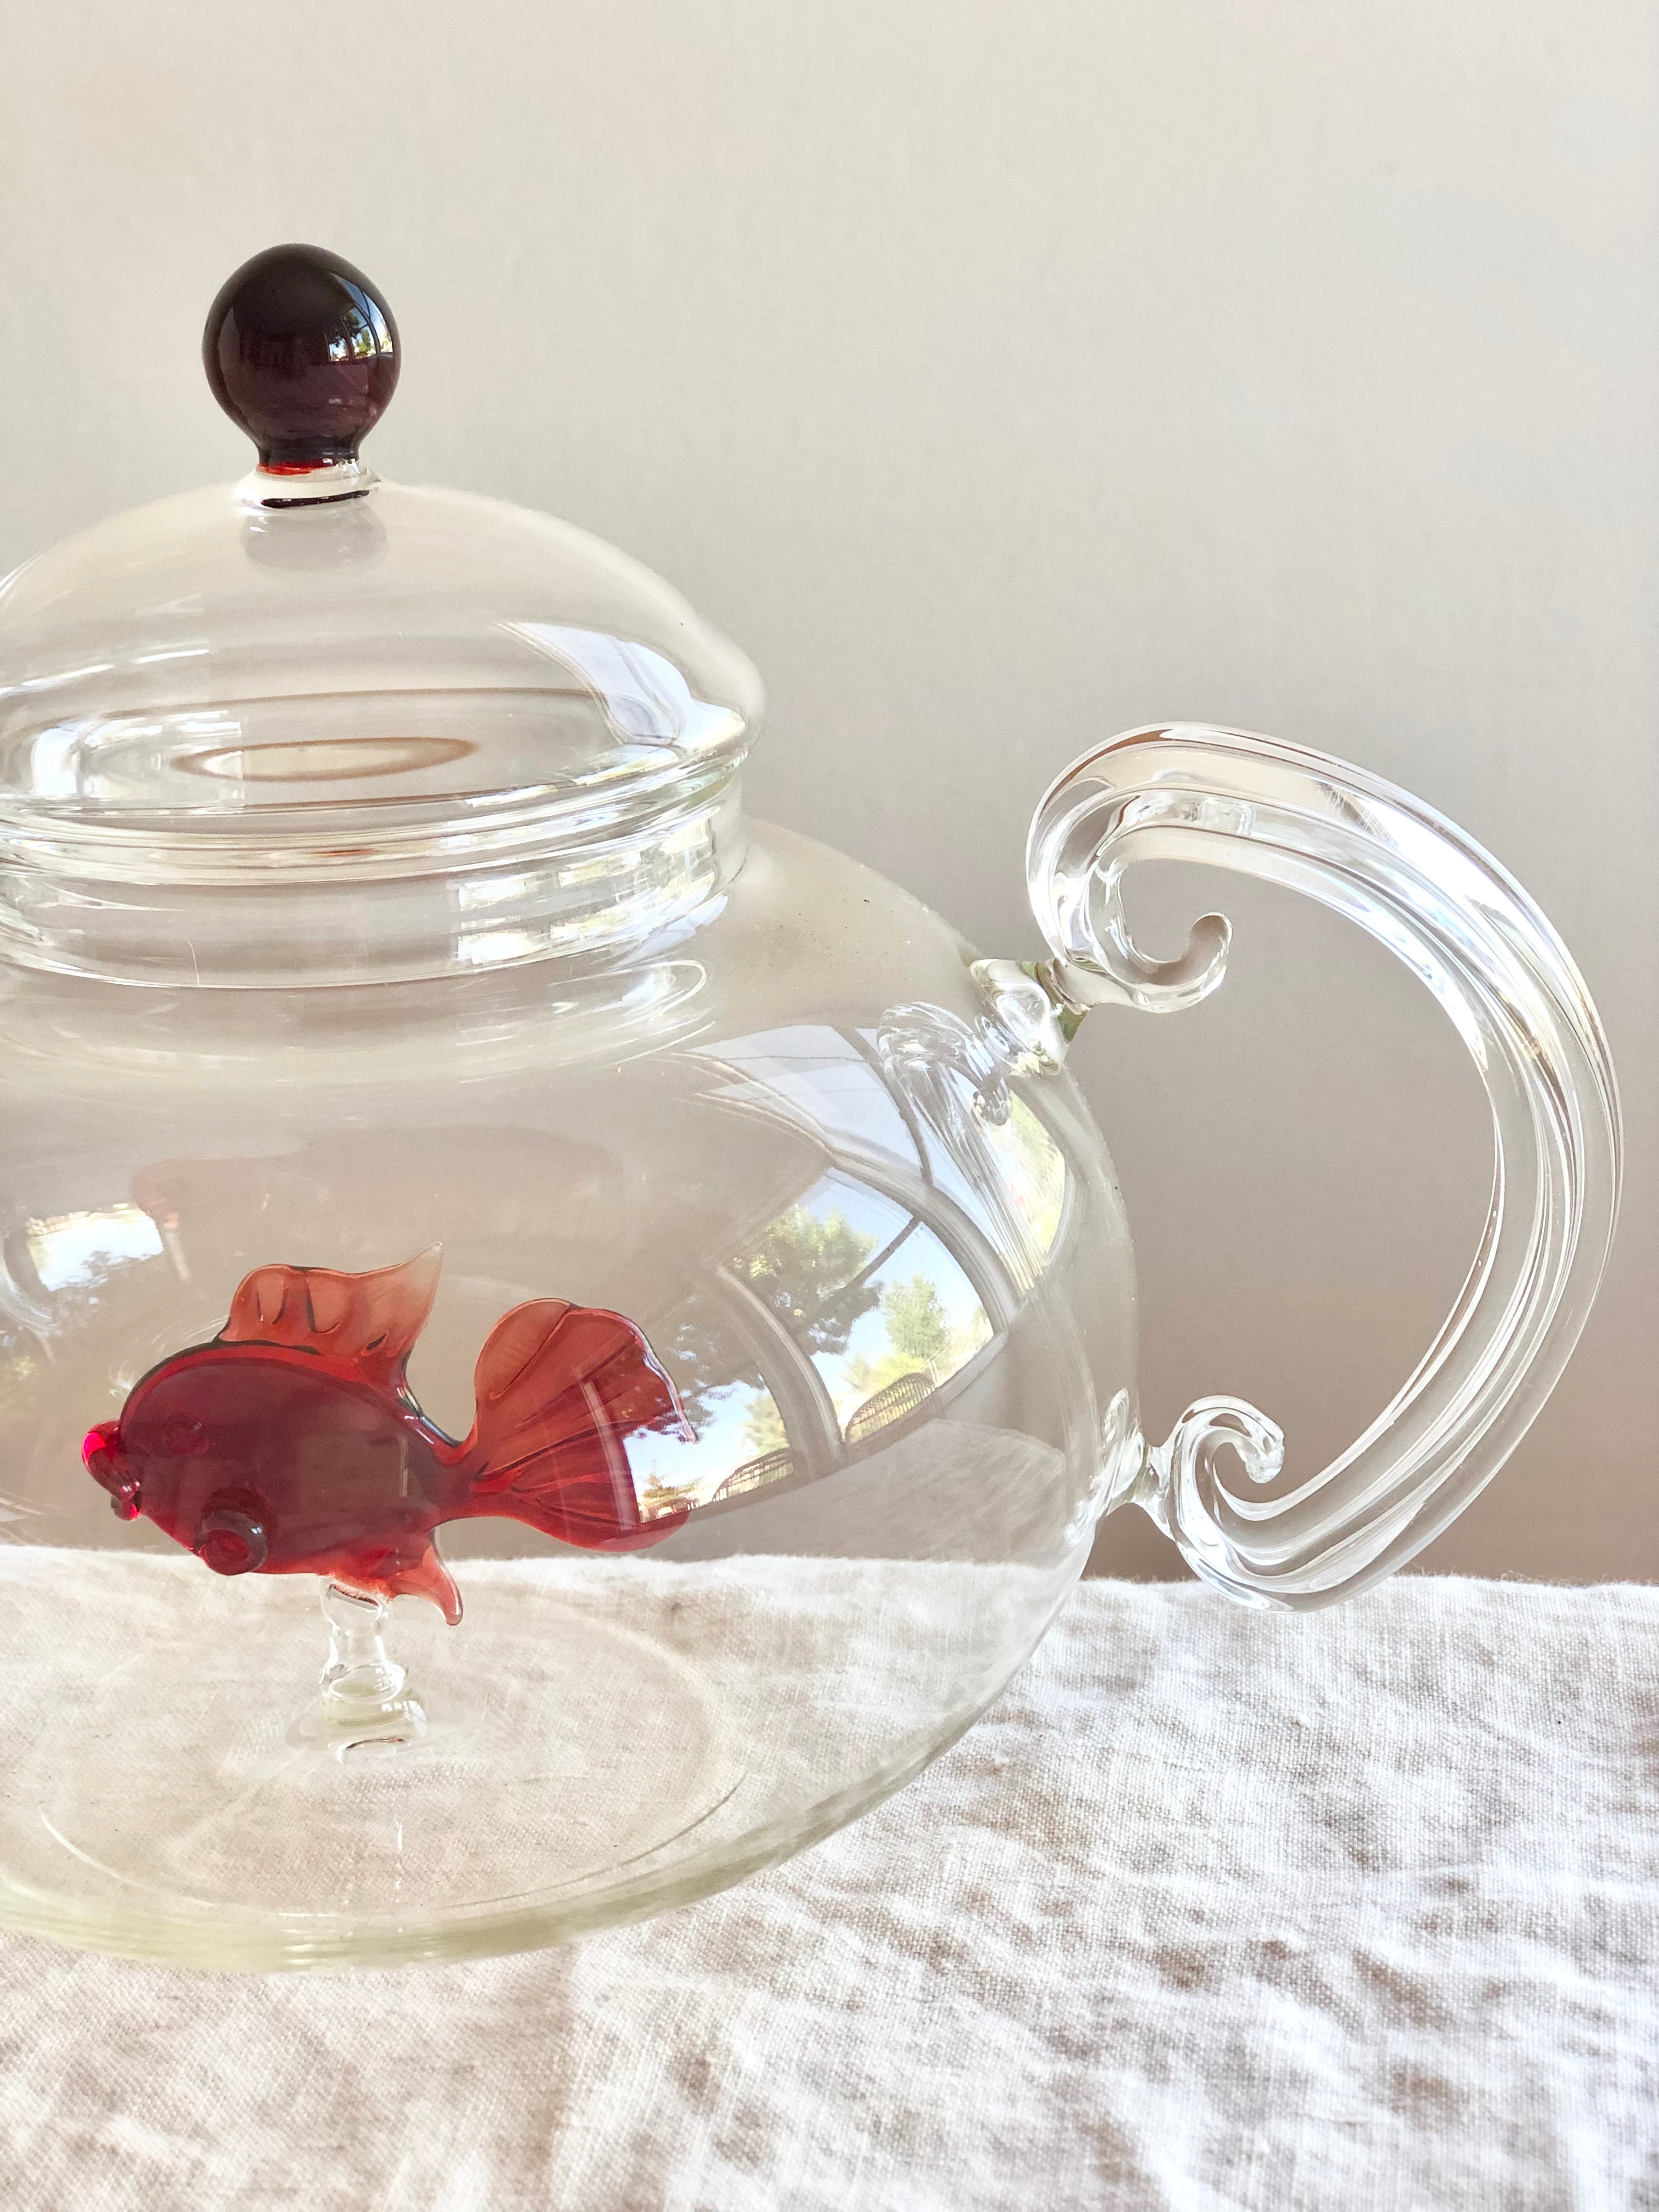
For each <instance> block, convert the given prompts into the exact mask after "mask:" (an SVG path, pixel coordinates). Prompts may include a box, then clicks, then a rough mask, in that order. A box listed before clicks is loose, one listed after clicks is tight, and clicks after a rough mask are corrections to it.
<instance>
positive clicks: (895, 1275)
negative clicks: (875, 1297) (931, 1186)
mask: <svg viewBox="0 0 1659 2212" xmlns="http://www.w3.org/2000/svg"><path fill="white" fill-rule="evenodd" d="M918 1275H921V1276H922V1277H924V1278H925V1279H927V1281H928V1282H929V1283H931V1284H932V1285H933V1289H934V1290H935V1291H937V1292H938V1294H939V1304H940V1306H941V1308H942V1309H943V1311H944V1317H945V1327H946V1328H947V1329H948V1330H949V1332H950V1334H951V1346H950V1349H949V1351H948V1352H946V1354H945V1357H944V1358H943V1359H942V1360H941V1361H940V1362H939V1370H940V1371H939V1373H937V1374H936V1376H935V1378H934V1379H935V1380H936V1381H939V1382H944V1381H945V1380H946V1379H947V1378H948V1377H949V1376H951V1375H953V1374H955V1373H956V1372H957V1370H958V1369H959V1368H961V1367H963V1366H965V1365H966V1364H967V1362H968V1360H969V1359H970V1358H972V1357H973V1354H974V1352H975V1351H976V1350H977V1349H978V1347H979V1346H980V1344H981V1343H983V1342H984V1341H985V1340H986V1338H987V1336H988V1335H989V1334H990V1325H989V1322H988V1320H987V1316H986V1313H985V1309H984V1307H983V1306H982V1305H981V1303H980V1300H979V1296H978V1293H977V1292H976V1291H975V1289H974V1286H973V1285H972V1283H970V1282H969V1279H968V1278H967V1276H966V1274H964V1273H963V1269H962V1267H961V1266H960V1264H959V1263H958V1262H957V1261H956V1260H954V1259H953V1258H952V1257H951V1254H950V1253H949V1251H947V1250H946V1249H945V1246H944V1245H943V1244H942V1243H940V1242H939V1238H938V1237H936V1236H935V1235H934V1234H933V1231H932V1230H931V1229H927V1228H925V1227H923V1226H922V1225H921V1223H917V1224H916V1225H915V1227H914V1228H913V1229H912V1230H911V1231H910V1233H909V1235H908V1237H906V1238H905V1239H904V1242H903V1243H902V1244H901V1245H900V1246H899V1247H898V1249H897V1250H896V1252H895V1253H894V1254H893V1255H892V1257H891V1258H890V1260H889V1261H887V1262H886V1263H885V1265H884V1266H883V1267H880V1268H878V1270H877V1272H876V1273H874V1274H873V1275H872V1276H871V1277H870V1279H869V1280H870V1284H871V1286H872V1288H873V1289H875V1290H878V1291H886V1290H888V1289H890V1287H891V1286H892V1285H895V1284H903V1283H908V1282H910V1281H911V1280H912V1279H914V1278H915V1277H916V1276H918ZM893 1351H894V1347H893V1343H892V1339H891V1336H890V1333H889V1329H888V1321H887V1316H886V1314H885V1313H884V1311H883V1310H882V1308H881V1307H880V1306H877V1307H876V1308H875V1310H874V1311H873V1312H871V1313H867V1314H865V1315H862V1316H860V1319H859V1320H858V1321H857V1322H854V1325H853V1330H852V1334H850V1336H849V1337H848V1341H847V1351H846V1352H845V1354H844V1355H843V1356H842V1358H829V1357H828V1356H825V1355H820V1357H819V1358H817V1360H816V1361H815V1362H814V1364H815V1365H816V1366H817V1370H818V1372H819V1374H820V1375H821V1376H823V1382H824V1387H825V1389H827V1390H828V1391H829V1395H830V1396H831V1397H832V1398H833V1399H834V1400H835V1401H836V1412H837V1413H839V1414H840V1415H841V1418H842V1422H843V1424H844V1423H845V1422H846V1421H847V1420H848V1419H849V1418H850V1416H851V1415H852V1414H854V1413H856V1412H857V1410H858V1407H859V1406H860V1403H861V1402H862V1401H863V1399H864V1397H865V1396H866V1395H868V1394H867V1393H866V1391H865V1390H862V1389H859V1388H858V1387H857V1386H856V1384H855V1383H854V1382H853V1381H851V1380H850V1379H849V1370H853V1371H854V1372H856V1370H857V1369H858V1368H859V1367H860V1365H864V1366H869V1367H874V1368H878V1369H879V1367H880V1366H881V1365H882V1364H883V1363H884V1361H889V1360H890V1356H892V1355H893ZM904 1364H912V1363H908V1362H906V1363H904Z"/></svg>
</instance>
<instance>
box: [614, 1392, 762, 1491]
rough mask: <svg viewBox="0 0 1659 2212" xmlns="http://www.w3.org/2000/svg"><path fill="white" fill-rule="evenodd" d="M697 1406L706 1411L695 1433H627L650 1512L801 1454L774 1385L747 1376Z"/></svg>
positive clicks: (756, 1477)
mask: <svg viewBox="0 0 1659 2212" xmlns="http://www.w3.org/2000/svg"><path fill="white" fill-rule="evenodd" d="M698 1409H699V1412H700V1413H701V1414H702V1419H701V1420H699V1421H697V1422H696V1423H694V1424H693V1425H694V1426H695V1428H696V1439H695V1441H693V1440H691V1439H690V1438H687V1437H681V1436H678V1435H668V1436H659V1435H658V1434H657V1433H656V1432H655V1431H653V1430H651V1429H641V1430H638V1431H635V1434H634V1435H633V1436H631V1437H629V1439H628V1465H629V1472H630V1474H632V1476H633V1478H634V1492H635V1497H637V1498H638V1499H639V1501H640V1510H641V1513H643V1514H644V1515H645V1516H647V1519H648V1518H649V1517H650V1516H652V1515H653V1514H657V1513H666V1512H668V1511H669V1510H671V1508H672V1507H674V1506H676V1505H678V1504H681V1503H682V1502H684V1504H688V1505H707V1504H708V1503H709V1501H710V1500H711V1499H712V1498H720V1497H731V1496H733V1495H734V1494H735V1493H736V1492H738V1491H739V1490H752V1489H757V1488H758V1487H759V1486H760V1485H761V1484H762V1483H763V1482H775V1481H778V1480H781V1479H782V1477H783V1476H785V1475H787V1474H793V1472H794V1471H795V1460H796V1455H795V1454H794V1452H793V1451H792V1450H791V1449H789V1442H788V1438H787V1436H786V1434H785V1432H784V1426H783V1417H782V1415H781V1413H779V1412H778V1409H777V1404H776V1401H775V1400H774V1398H773V1396H772V1394H771V1392H770V1391H769V1390H768V1389H764V1388H762V1389H758V1390H757V1389H751V1388H750V1386H749V1385H748V1384H747V1383H732V1384H730V1385H729V1386H728V1387H727V1388H726V1389H720V1390H705V1391H704V1392H703V1393H702V1395H701V1397H700V1399H699V1401H698Z"/></svg>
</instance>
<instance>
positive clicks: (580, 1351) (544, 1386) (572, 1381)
mask: <svg viewBox="0 0 1659 2212" xmlns="http://www.w3.org/2000/svg"><path fill="white" fill-rule="evenodd" d="M473 1384H474V1388H475V1389H476V1391H477V1401H478V1419H477V1427H476V1428H475V1429H474V1431H473V1432H472V1439H471V1441H472V1443H473V1445H474V1447H475V1448H476V1449H478V1450H480V1451H481V1452H482V1453H483V1455H484V1460H485V1466H484V1468H483V1469H482V1470H481V1473H482V1474H483V1477H484V1480H486V1482H488V1481H489V1479H490V1478H491V1477H493V1478H494V1479H495V1481H496V1482H498V1483H499V1482H501V1481H503V1480H506V1479H507V1471H508V1470H509V1469H513V1468H516V1469H517V1470H518V1471H519V1472H518V1476H517V1479H516V1480H514V1484H513V1486H514V1487H515V1488H517V1487H520V1486H522V1484H523V1481H524V1480H525V1479H526V1471H527V1470H526V1462H528V1461H530V1460H532V1459H533V1460H538V1461H539V1460H542V1459H544V1457H545V1456H546V1455H549V1454H551V1455H555V1459H556V1455H557V1453H558V1451H559V1449H560V1448H561V1447H562V1446H563V1445H565V1444H568V1443H571V1442H573V1441H574V1440H577V1439H580V1438H581V1437H587V1436H591V1435H592V1434H593V1433H594V1432H595V1431H596V1429H599V1430H603V1431H605V1433H606V1434H607V1435H613V1436H616V1437H621V1436H623V1435H626V1434H627V1432H628V1431H629V1430H631V1429H635V1428H640V1427H646V1426H651V1427H655V1426H657V1425H669V1424H673V1425H681V1424H683V1422H684V1415H683V1414H682V1413H681V1412H680V1408H679V1402H678V1400H677V1399H676V1397H675V1395H674V1392H673V1389H672V1387H671V1384H670V1383H669V1381H668V1378H667V1376H665V1374H664V1373H663V1371H662V1370H661V1369H660V1368H659V1366H658V1365H657V1363H656V1361H655V1360H654V1359H653V1357H652V1354H651V1348H650V1346H648V1345H647V1343H646V1340H645V1339H644V1338H643V1337H642V1336H641V1334H640V1332H639V1331H638V1329H637V1328H635V1326H634V1324H633V1322H630V1321H626V1320H624V1319H623V1316H622V1315H620V1314H614V1313H607V1312H605V1310H604V1309H603V1308H601V1307H598V1306H573V1305H571V1304H568V1302H567V1301H566V1300H564V1299H563V1298H535V1299H532V1302H531V1303H530V1304H528V1305H522V1306H515V1307H514V1308H513V1311H512V1312H511V1313H509V1314H505V1315H503V1316H502V1317H501V1320H500V1321H498V1322H496V1324H495V1328H493V1329H492V1330H491V1332H490V1335H489V1342H488V1343H487V1344H486V1345H485V1346H484V1348H483V1351H482V1352H480V1353H479V1354H478V1364H477V1370H476V1373H475V1375H474V1377H473ZM548 1468H549V1474H550V1479H551V1476H552V1474H553V1470H554V1460H549V1461H548Z"/></svg>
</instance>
